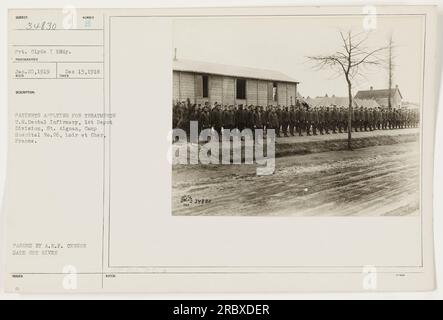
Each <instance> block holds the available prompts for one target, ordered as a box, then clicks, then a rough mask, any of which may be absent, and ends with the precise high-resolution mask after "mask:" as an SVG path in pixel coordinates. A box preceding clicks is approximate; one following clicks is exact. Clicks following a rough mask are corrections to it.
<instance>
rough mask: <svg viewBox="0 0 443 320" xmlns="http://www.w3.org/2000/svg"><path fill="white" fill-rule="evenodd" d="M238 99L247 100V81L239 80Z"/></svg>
mask: <svg viewBox="0 0 443 320" xmlns="http://www.w3.org/2000/svg"><path fill="white" fill-rule="evenodd" d="M236 83H237V91H236V92H237V99H246V80H245V79H237V81H236Z"/></svg>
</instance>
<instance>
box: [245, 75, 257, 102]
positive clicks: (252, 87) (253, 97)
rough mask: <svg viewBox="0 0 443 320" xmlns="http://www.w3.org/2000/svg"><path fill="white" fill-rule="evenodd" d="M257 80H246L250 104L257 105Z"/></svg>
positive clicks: (247, 98)
mask: <svg viewBox="0 0 443 320" xmlns="http://www.w3.org/2000/svg"><path fill="white" fill-rule="evenodd" d="M257 84H258V82H257V80H252V79H248V80H246V100H247V103H248V104H253V105H257V93H258V91H257Z"/></svg>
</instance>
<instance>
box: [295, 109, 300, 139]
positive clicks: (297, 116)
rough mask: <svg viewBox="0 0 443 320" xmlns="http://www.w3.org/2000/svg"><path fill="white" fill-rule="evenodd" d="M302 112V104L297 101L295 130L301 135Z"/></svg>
mask: <svg viewBox="0 0 443 320" xmlns="http://www.w3.org/2000/svg"><path fill="white" fill-rule="evenodd" d="M300 112H301V109H300V102H299V101H297V102H296V104H295V130H296V132H297V133H298V134H299V135H301V124H300Z"/></svg>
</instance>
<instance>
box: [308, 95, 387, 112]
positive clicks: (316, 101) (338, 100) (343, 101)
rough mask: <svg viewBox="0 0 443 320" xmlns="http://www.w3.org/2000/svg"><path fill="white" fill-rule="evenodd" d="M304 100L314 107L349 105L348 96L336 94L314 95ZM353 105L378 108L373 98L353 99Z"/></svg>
mask: <svg viewBox="0 0 443 320" xmlns="http://www.w3.org/2000/svg"><path fill="white" fill-rule="evenodd" d="M306 102H307V103H308V104H309V105H311V106H314V107H321V106H325V107H329V106H330V105H336V106H338V107H347V106H348V105H349V98H348V97H336V96H331V97H328V96H324V97H316V98H307V99H306ZM353 102H354V106H357V107H365V108H370V109H373V108H379V107H380V105H379V104H378V103H377V101H375V100H371V99H359V98H354V99H353Z"/></svg>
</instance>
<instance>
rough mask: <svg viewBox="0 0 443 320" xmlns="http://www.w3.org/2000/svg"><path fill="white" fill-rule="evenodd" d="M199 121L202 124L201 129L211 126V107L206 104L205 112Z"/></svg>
mask: <svg viewBox="0 0 443 320" xmlns="http://www.w3.org/2000/svg"><path fill="white" fill-rule="evenodd" d="M199 123H200V124H201V130H205V129H210V128H211V114H210V112H209V107H208V106H205V107H204V108H203V112H202V113H201V114H200V120H199Z"/></svg>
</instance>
